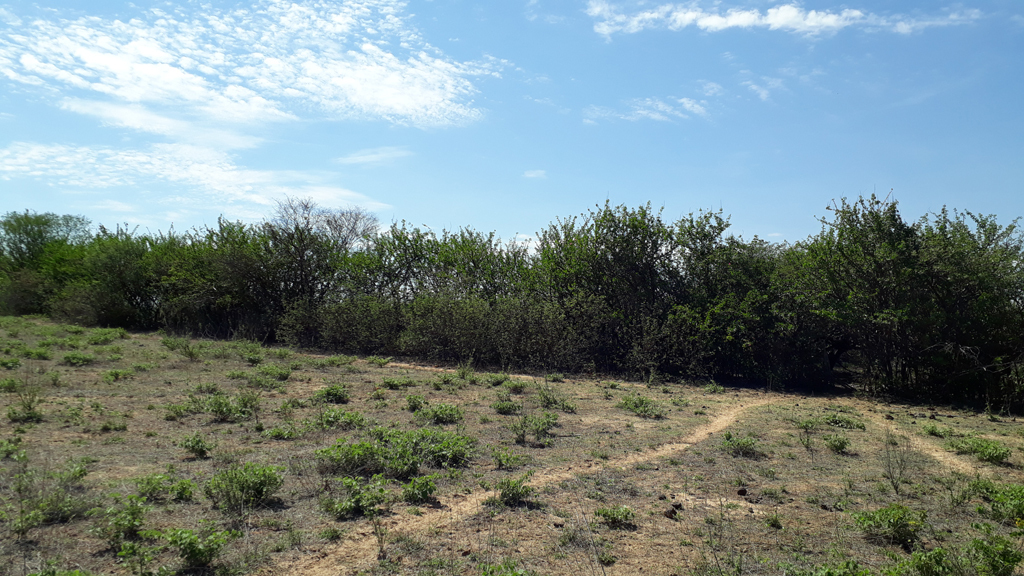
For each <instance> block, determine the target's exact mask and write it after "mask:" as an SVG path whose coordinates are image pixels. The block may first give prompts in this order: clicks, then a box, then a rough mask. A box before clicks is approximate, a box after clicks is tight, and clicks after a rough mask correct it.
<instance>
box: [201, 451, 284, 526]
mask: <svg viewBox="0 0 1024 576" xmlns="http://www.w3.org/2000/svg"><path fill="white" fill-rule="evenodd" d="M283 483H284V477H283V476H282V474H281V471H280V469H278V468H277V467H274V466H267V465H263V464H256V463H255V462H246V463H244V464H243V465H241V466H233V467H232V468H229V469H228V470H224V471H222V472H218V473H217V474H214V476H213V478H211V479H210V480H209V482H207V484H206V486H205V487H204V493H205V494H206V497H207V498H209V499H210V501H211V502H213V505H214V506H215V507H217V508H220V509H222V510H224V511H225V512H227V513H229V514H234V515H242V514H244V513H246V512H247V511H250V510H252V509H254V508H256V507H258V506H261V505H263V504H264V503H266V501H267V500H268V499H269V498H270V497H271V496H273V494H274V493H275V492H277V490H278V489H279V488H280V487H281V484H283Z"/></svg>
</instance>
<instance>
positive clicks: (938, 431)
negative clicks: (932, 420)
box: [922, 424, 963, 438]
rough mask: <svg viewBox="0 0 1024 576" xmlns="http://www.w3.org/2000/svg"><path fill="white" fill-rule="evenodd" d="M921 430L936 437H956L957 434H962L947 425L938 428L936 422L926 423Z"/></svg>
mask: <svg viewBox="0 0 1024 576" xmlns="http://www.w3.org/2000/svg"><path fill="white" fill-rule="evenodd" d="M922 430H923V432H924V433H925V434H927V435H929V436H935V437H936V438H956V437H958V436H963V434H960V433H959V432H957V431H956V430H954V429H953V428H951V427H949V426H946V427H945V428H940V427H939V426H938V425H936V424H926V425H925V426H924V428H923V429H922Z"/></svg>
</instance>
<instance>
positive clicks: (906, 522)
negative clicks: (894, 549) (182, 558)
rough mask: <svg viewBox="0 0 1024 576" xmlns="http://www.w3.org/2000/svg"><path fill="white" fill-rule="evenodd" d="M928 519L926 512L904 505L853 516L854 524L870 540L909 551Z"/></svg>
mask: <svg viewBox="0 0 1024 576" xmlns="http://www.w3.org/2000/svg"><path fill="white" fill-rule="evenodd" d="M926 518H927V513H926V512H925V511H924V510H912V509H910V508H908V507H906V506H904V505H902V504H890V505H888V506H886V507H884V508H879V509H878V510H875V511H874V512H857V513H855V514H854V515H853V520H854V522H856V523H857V527H858V528H860V529H861V531H862V532H864V535H865V536H866V537H867V539H868V540H870V541H872V542H875V543H877V544H890V545H891V544H898V545H900V546H902V547H904V548H907V549H909V548H911V547H912V546H913V545H914V543H916V542H917V541H918V539H919V535H918V534H919V532H921V530H923V529H924V527H925V519H926Z"/></svg>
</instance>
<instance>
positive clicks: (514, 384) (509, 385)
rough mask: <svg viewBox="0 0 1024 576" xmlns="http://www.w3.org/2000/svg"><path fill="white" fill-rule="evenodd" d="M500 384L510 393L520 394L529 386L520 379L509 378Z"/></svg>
mask: <svg viewBox="0 0 1024 576" xmlns="http://www.w3.org/2000/svg"><path fill="white" fill-rule="evenodd" d="M502 386H503V387H504V388H505V390H507V391H508V392H509V393H510V394H522V393H523V392H526V389H527V388H528V387H529V385H528V384H527V383H526V382H523V381H522V380H509V381H507V382H505V383H504V384H502Z"/></svg>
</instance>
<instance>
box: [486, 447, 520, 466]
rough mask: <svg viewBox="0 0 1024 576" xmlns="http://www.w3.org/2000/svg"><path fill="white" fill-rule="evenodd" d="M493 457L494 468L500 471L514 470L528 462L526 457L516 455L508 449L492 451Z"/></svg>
mask: <svg viewBox="0 0 1024 576" xmlns="http://www.w3.org/2000/svg"><path fill="white" fill-rule="evenodd" d="M491 457H492V458H494V467H495V468H497V469H498V470H514V469H516V468H518V467H520V466H522V465H523V464H524V463H525V462H526V456H524V455H522V454H516V453H515V452H513V451H512V450H510V449H508V448H494V449H492V450H491Z"/></svg>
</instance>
